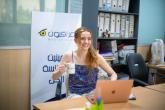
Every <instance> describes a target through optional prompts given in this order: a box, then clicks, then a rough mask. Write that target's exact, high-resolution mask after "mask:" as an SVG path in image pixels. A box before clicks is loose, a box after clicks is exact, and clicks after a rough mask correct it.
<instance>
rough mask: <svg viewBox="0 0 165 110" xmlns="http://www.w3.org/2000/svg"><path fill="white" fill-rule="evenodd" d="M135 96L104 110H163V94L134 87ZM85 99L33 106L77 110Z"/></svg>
mask: <svg viewBox="0 0 165 110" xmlns="http://www.w3.org/2000/svg"><path fill="white" fill-rule="evenodd" d="M132 92H133V94H135V95H136V98H137V99H136V100H129V101H128V102H127V103H112V104H104V105H103V109H104V110H121V109H122V110H164V109H165V104H164V100H165V94H164V93H161V92H158V91H154V90H151V89H147V88H144V87H135V88H133V89H132ZM86 102H87V99H86V98H85V97H81V98H76V99H63V100H60V101H53V102H47V103H40V104H35V105H34V108H35V109H37V110H69V109H72V110H78V109H79V108H83V107H85V103H86Z"/></svg>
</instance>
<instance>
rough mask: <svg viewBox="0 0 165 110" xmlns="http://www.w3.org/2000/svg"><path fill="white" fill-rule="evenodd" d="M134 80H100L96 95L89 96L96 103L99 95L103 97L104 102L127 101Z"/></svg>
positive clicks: (97, 84)
mask: <svg viewBox="0 0 165 110" xmlns="http://www.w3.org/2000/svg"><path fill="white" fill-rule="evenodd" d="M132 85H133V80H115V81H111V80H98V81H97V83H96V90H95V92H94V94H93V95H94V96H88V97H87V98H88V99H89V101H90V102H91V103H95V101H96V98H97V97H101V99H102V100H103V103H115V102H127V101H128V99H129V95H130V93H131V88H132Z"/></svg>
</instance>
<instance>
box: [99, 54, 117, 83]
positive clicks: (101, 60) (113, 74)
mask: <svg viewBox="0 0 165 110" xmlns="http://www.w3.org/2000/svg"><path fill="white" fill-rule="evenodd" d="M98 62H99V66H100V67H101V68H102V69H103V70H104V71H106V72H107V73H108V74H109V75H111V80H117V74H116V72H115V71H114V70H113V69H112V68H111V67H110V66H109V65H108V63H107V61H106V60H105V59H104V58H103V56H101V55H100V54H98Z"/></svg>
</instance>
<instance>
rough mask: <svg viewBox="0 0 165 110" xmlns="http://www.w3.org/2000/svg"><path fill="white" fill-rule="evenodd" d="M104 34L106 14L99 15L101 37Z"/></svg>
mask: <svg viewBox="0 0 165 110" xmlns="http://www.w3.org/2000/svg"><path fill="white" fill-rule="evenodd" d="M103 32H104V13H99V37H102V35H103Z"/></svg>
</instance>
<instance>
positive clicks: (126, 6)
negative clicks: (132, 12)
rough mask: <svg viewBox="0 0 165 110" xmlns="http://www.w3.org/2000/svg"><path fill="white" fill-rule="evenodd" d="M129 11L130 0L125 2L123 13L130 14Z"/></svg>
mask: <svg viewBox="0 0 165 110" xmlns="http://www.w3.org/2000/svg"><path fill="white" fill-rule="evenodd" d="M128 9H129V0H123V5H122V11H123V12H128Z"/></svg>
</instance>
